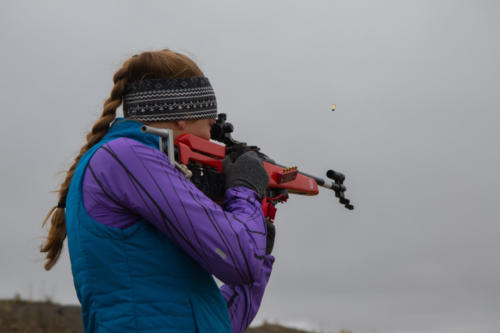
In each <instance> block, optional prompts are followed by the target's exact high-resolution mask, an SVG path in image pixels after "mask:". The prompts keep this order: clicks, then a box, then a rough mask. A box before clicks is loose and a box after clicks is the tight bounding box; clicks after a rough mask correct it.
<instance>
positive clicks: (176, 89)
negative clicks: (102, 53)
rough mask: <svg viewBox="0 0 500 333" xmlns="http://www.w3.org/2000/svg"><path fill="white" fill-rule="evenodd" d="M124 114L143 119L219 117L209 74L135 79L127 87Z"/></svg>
mask: <svg viewBox="0 0 500 333" xmlns="http://www.w3.org/2000/svg"><path fill="white" fill-rule="evenodd" d="M123 115H124V116H125V118H132V119H137V120H140V121H164V120H188V119H203V118H216V117H217V101H216V99H215V93H214V90H213V89H212V86H211V85H210V82H209V81H208V78H206V77H190V78H171V79H155V80H143V81H135V82H131V83H129V84H127V85H126V87H125V96H124V98H123Z"/></svg>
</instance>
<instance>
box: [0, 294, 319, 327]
mask: <svg viewBox="0 0 500 333" xmlns="http://www.w3.org/2000/svg"><path fill="white" fill-rule="evenodd" d="M14 332H15V333H84V332H83V327H82V318H81V311H80V307H79V306H75V305H59V304H55V303H52V302H50V301H47V302H33V301H26V300H22V299H20V298H16V299H13V300H0V333H14ZM246 332H247V333H312V332H306V331H302V330H296V329H293V328H288V327H283V326H280V325H277V324H264V325H262V326H259V327H252V328H249V329H248V330H246Z"/></svg>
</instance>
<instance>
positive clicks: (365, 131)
mask: <svg viewBox="0 0 500 333" xmlns="http://www.w3.org/2000/svg"><path fill="white" fill-rule="evenodd" d="M499 36H500V2H497V1H493V0H492V1H478V0H474V1H472V0H470V1H458V0H457V1H444V0H432V1H431V0H424V1H416V0H415V1H396V0H393V1H368V0H366V1H285V0H280V1H270V0H268V1H263V0H254V1H245V2H243V1H229V0H224V1H220V0H216V1H211V2H208V1H183V2H180V1H177V2H173V1H168V2H167V1H123V0H122V1H95V0H93V1H80V2H78V3H77V2H70V1H62V0H61V1H14V0H7V1H5V0H4V1H2V2H1V3H0V45H1V52H0V59H1V61H0V103H1V109H2V119H3V126H2V128H3V130H2V131H1V141H0V149H1V151H0V154H1V156H2V163H0V175H1V177H2V186H1V190H0V191H1V192H0V193H1V200H0V204H1V211H2V220H3V222H2V226H3V228H2V232H1V233H0V267H1V271H0V298H6V297H12V296H13V295H14V294H15V293H16V292H19V293H20V294H21V295H23V296H24V297H29V298H33V299H43V298H45V297H47V296H50V297H52V298H53V299H54V300H55V301H57V302H62V303H77V302H78V300H77V298H76V295H75V291H74V288H73V283H72V277H71V272H70V264H69V260H68V254H67V247H65V251H64V254H63V256H62V258H61V260H60V261H59V263H58V264H57V265H56V266H55V268H54V269H53V270H52V271H50V272H45V271H44V270H43V269H42V265H43V262H42V257H41V255H39V254H38V253H37V251H38V246H39V244H40V243H41V242H42V239H43V237H44V235H45V232H44V231H43V230H41V229H40V223H41V221H42V219H43V217H44V215H45V214H46V212H47V210H48V208H49V207H50V206H52V205H53V204H55V202H56V197H55V195H54V194H53V193H50V191H51V190H54V189H56V188H57V187H58V186H59V182H60V181H61V180H62V176H61V173H60V172H62V171H64V170H65V169H66V168H67V167H68V166H69V164H70V162H71V160H72V159H73V157H74V156H75V154H76V153H77V151H78V150H79V149H80V147H81V145H82V144H83V141H84V136H85V134H86V132H87V131H88V130H89V129H90V126H91V125H92V124H93V122H94V121H95V120H96V119H97V117H98V115H99V114H100V112H101V111H100V109H101V106H102V103H103V101H104V100H105V99H106V97H107V96H108V95H109V91H110V89H111V87H112V81H111V78H112V75H113V73H114V72H115V71H116V70H117V69H118V68H119V66H120V64H121V63H122V62H123V61H124V60H125V59H126V58H128V57H129V56H131V55H133V54H135V53H138V52H140V51H144V50H152V49H161V48H165V47H168V48H171V49H173V50H176V51H181V52H184V53H186V54H188V55H189V56H191V57H192V58H193V59H194V60H195V61H196V62H197V63H198V64H199V65H200V66H201V68H202V69H203V71H204V72H205V74H206V75H207V76H208V77H209V78H210V80H211V82H212V84H213V86H214V89H215V91H216V94H217V98H218V104H219V112H226V113H227V114H228V117H229V121H231V122H232V123H233V125H234V126H235V128H236V134H235V137H236V138H238V139H240V140H242V141H247V142H249V143H252V144H256V145H258V146H260V147H261V148H262V150H263V151H264V152H265V153H267V154H268V155H270V156H271V157H273V158H274V159H276V160H277V161H279V162H281V163H283V164H289V165H298V166H299V168H300V169H302V170H303V171H305V172H308V173H312V174H316V175H318V176H323V175H324V173H325V171H326V170H327V169H329V168H334V169H338V170H339V171H343V172H344V173H345V174H346V175H347V180H346V185H347V187H348V192H347V196H348V197H349V198H350V199H351V200H352V201H353V203H354V205H355V206H356V210H354V211H352V212H349V211H347V210H345V209H344V208H342V206H340V205H339V204H338V203H337V202H336V201H335V200H334V199H333V194H332V193H329V192H327V191H321V193H320V194H319V195H318V196H315V197H292V198H291V199H290V200H289V202H288V203H287V204H285V205H281V206H280V207H279V210H278V215H277V222H276V223H277V228H278V231H277V232H278V234H277V240H276V247H275V256H276V263H275V266H274V271H273V274H272V276H271V281H270V284H269V286H268V290H267V293H266V295H265V298H264V301H263V304H262V307H261V310H260V312H259V314H258V316H257V318H256V320H255V323H259V322H261V321H262V320H263V319H267V320H269V321H275V320H276V321H279V322H281V323H286V324H289V325H295V326H302V327H314V328H317V329H323V330H324V331H330V332H336V331H338V330H339V329H340V328H350V329H352V330H353V331H354V332H355V333H365V332H366V333H372V332H379V333H380V332H387V333H389V332H390V333H393V332H412V333H416V332H426V333H430V332H433V333H434V332H446V333H448V332H449V333H451V332H453V333H455V332H476V333H478V332H479V333H486V332H488V333H489V332H499V330H500V316H499V315H498V314H499V313H500V259H499V256H498V253H499V250H500V243H499V239H500V223H499V222H500V218H499V216H500V214H499V203H498V201H499V199H500V175H499V170H500V152H499V149H498V146H499V143H500V133H499V124H500V115H499V111H500V110H499V105H500V62H499V59H500V43H499ZM333 103H336V104H337V110H336V111H335V112H331V111H330V107H331V104H333Z"/></svg>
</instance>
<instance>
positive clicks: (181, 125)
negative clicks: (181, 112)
mask: <svg viewBox="0 0 500 333" xmlns="http://www.w3.org/2000/svg"><path fill="white" fill-rule="evenodd" d="M175 125H176V126H177V128H178V129H179V130H181V131H182V130H184V129H185V128H186V121H185V120H177V121H176V122H175Z"/></svg>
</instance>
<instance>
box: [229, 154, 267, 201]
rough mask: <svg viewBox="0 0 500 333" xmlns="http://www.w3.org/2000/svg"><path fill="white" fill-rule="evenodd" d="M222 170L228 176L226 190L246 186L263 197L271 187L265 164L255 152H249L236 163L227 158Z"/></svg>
mask: <svg viewBox="0 0 500 333" xmlns="http://www.w3.org/2000/svg"><path fill="white" fill-rule="evenodd" d="M222 169H223V172H224V174H225V175H226V189H227V188H230V187H237V186H244V187H247V188H249V189H251V190H254V191H255V192H257V193H258V194H259V195H260V196H261V197H262V195H263V194H264V192H265V190H266V188H267V185H269V176H268V175H267V172H266V169H265V168H264V163H262V160H261V159H260V158H259V156H258V155H257V153H256V152H254V151H247V152H246V153H244V154H243V155H241V156H240V157H238V158H237V159H236V161H235V162H232V161H231V158H230V157H229V156H226V158H225V159H224V161H223V162H222Z"/></svg>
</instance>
